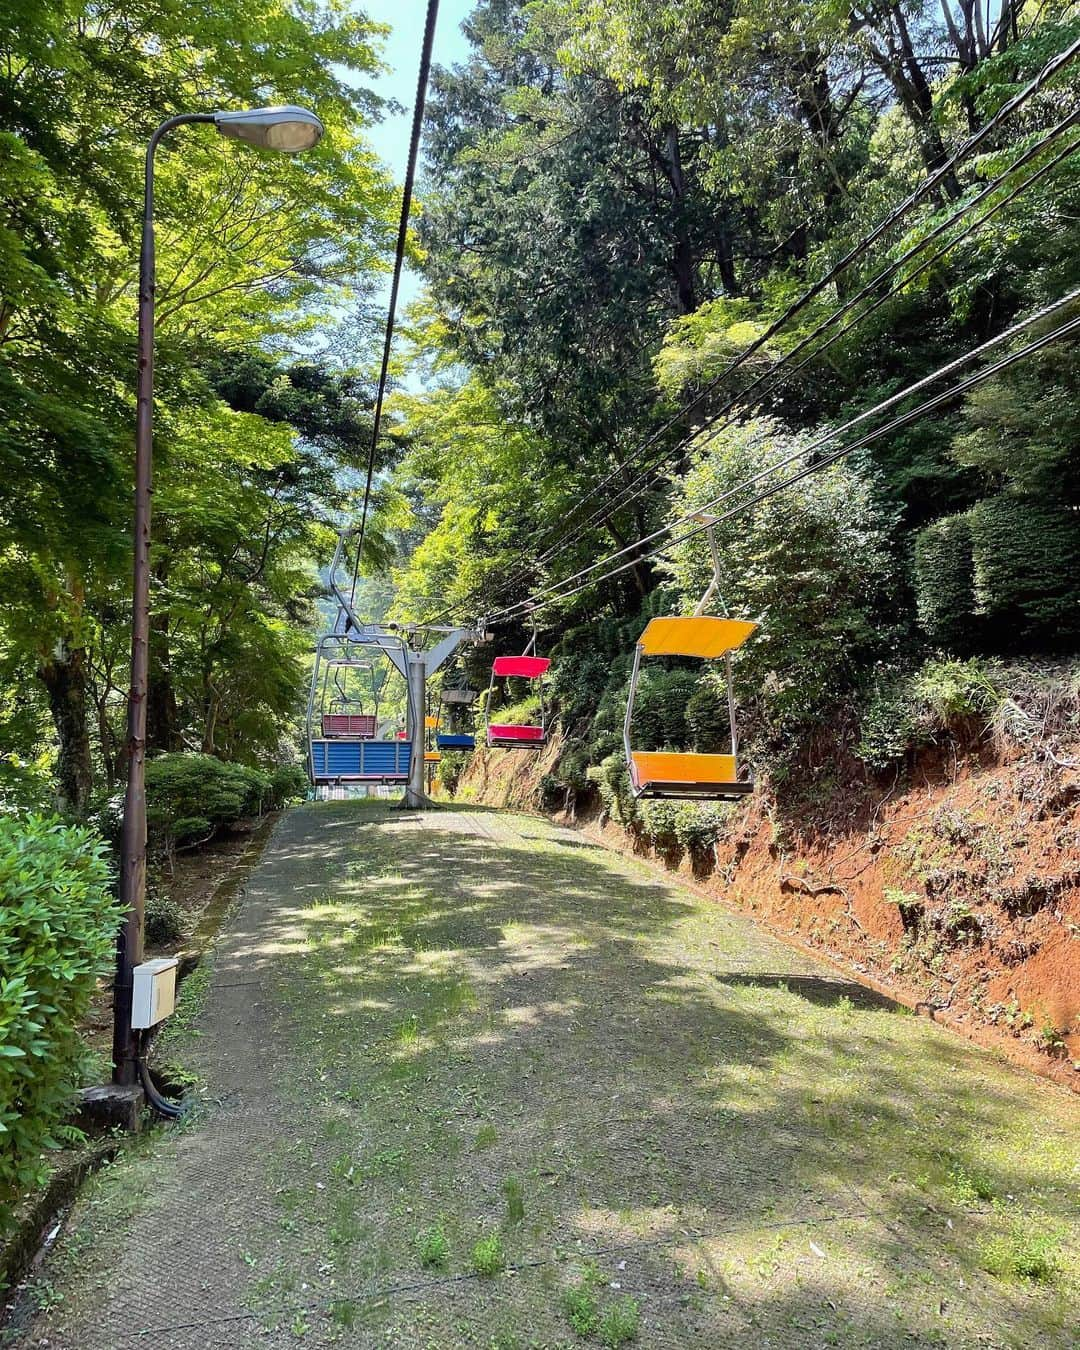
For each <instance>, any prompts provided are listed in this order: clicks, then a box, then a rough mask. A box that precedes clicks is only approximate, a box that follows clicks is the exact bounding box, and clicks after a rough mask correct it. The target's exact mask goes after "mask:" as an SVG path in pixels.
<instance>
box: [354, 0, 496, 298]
mask: <svg viewBox="0 0 1080 1350" xmlns="http://www.w3.org/2000/svg"><path fill="white" fill-rule="evenodd" d="M474 4H475V0H440V4H439V17H438V21H437V24H436V28H435V45H434V49H433V51H432V62H433V63H434V64H435V65H441V66H451V65H453V64H454V63H455V62H457V61H462V60H464V58H465V57H466V55H467V54H468V48H469V44H468V43H467V42H466V40H465V36H464V34H463V33H462V31H461V21H462V19H464V18H465V16H466V15H467V14H468V13H469V12H470V11H471V10H472V9H473V6H474ZM358 8H362V9H363V11H364V13H365V14H367V16H368V17H369V18H370V19H373V20H374V21H375V22H376V23H385V24H389V25H390V26H391V30H392V31H391V32H390V34H389V35H388V36H387V38H386V41H385V45H384V47H383V53H382V56H383V60H384V61H385V63H386V64H387V65H388V66H389V67H390V69H389V70H388V71H387V73H386V74H384V75H383V76H382V77H381V78H380V79H378V80H376V81H375V82H374V88H375V90H376V92H377V93H379V94H381V95H382V96H383V97H384V98H392V99H396V100H397V102H398V103H400V104H401V105H402V106H403V108H404V112H401V113H398V114H397V116H388V117H387V118H386V119H385V120H384V121H383V122H382V123H380V124H379V125H377V126H373V127H369V128H368V139H369V140H370V141H371V143H372V145H373V146H374V148H375V152H376V153H377V154H378V156H379V158H380V159H382V160H383V161H384V162H385V163H386V165H387V166H388V168H389V169H390V171H391V173H392V174H393V176H394V179H395V181H396V182H398V183H401V181H402V180H403V179H404V177H405V162H406V159H407V158H408V154H409V132H410V131H411V129H412V115H413V102H414V100H415V98H416V74H417V70H418V69H419V66H420V44H421V42H422V40H423V35H424V19H425V16H426V14H427V0H360V4H359V6H358ZM420 153H421V156H422V155H423V142H421V146H420ZM419 289H420V284H419V281H418V279H417V277H416V276H415V275H412V274H410V273H409V272H408V270H406V272H405V274H404V275H403V277H402V279H401V289H400V291H399V293H398V313H399V314H401V313H404V311H405V309H406V308H407V307H408V305H409V303H410V302H411V301H412V300H414V299H415V298H416V295H417V292H418V291H419ZM387 292H388V294H389V286H388V287H387Z"/></svg>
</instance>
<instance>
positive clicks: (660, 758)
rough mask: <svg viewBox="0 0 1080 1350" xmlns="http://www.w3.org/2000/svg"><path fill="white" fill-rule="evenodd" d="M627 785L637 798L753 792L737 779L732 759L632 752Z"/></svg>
mask: <svg viewBox="0 0 1080 1350" xmlns="http://www.w3.org/2000/svg"><path fill="white" fill-rule="evenodd" d="M630 782H631V784H632V786H633V789H634V794H635V796H638V797H704V798H708V799H713V798H717V797H741V796H744V795H745V794H746V793H748V792H753V790H754V785H753V783H752V782H750V780H749V779H741V778H739V777H738V766H737V764H736V760H735V756H734V755H702V754H698V753H696V752H687V753H685V754H680V753H676V752H675V751H671V750H632V751H631V752H630Z"/></svg>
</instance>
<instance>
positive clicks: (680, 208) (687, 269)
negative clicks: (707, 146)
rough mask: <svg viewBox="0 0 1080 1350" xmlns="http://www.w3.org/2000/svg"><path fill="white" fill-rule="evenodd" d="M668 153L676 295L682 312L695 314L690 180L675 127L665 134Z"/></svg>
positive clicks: (666, 168) (664, 158)
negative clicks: (688, 200)
mask: <svg viewBox="0 0 1080 1350" xmlns="http://www.w3.org/2000/svg"><path fill="white" fill-rule="evenodd" d="M664 151H665V153H664V155H663V156H662V163H663V166H664V172H665V173H666V174H667V179H668V182H669V183H670V184H671V210H672V216H673V218H674V223H675V247H674V250H673V252H672V258H671V270H672V272H673V274H674V277H675V293H676V295H677V296H678V301H679V313H680V314H693V312H694V310H695V309H697V304H698V302H697V287H696V285H695V272H696V266H695V260H694V247H693V244H692V243H691V242H690V231H689V227H688V224H687V220H686V207H685V201H686V177H685V175H684V174H683V167H682V150H681V149H680V146H679V131H678V128H677V127H675V126H669V127H668V128H667V129H666V131H665V133H664Z"/></svg>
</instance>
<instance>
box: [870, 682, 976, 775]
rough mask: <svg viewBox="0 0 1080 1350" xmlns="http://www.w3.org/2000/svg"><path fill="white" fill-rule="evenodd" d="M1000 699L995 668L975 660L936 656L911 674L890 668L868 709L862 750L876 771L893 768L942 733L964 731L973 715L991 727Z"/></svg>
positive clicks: (874, 689)
mask: <svg viewBox="0 0 1080 1350" xmlns="http://www.w3.org/2000/svg"><path fill="white" fill-rule="evenodd" d="M1000 701H1001V694H1000V693H999V691H998V689H997V687H996V686H995V683H994V680H993V679H992V678H991V675H990V672H989V671H988V669H987V667H986V666H985V665H984V664H983V663H982V662H981V661H978V660H975V659H972V660H970V661H942V660H931V661H927V662H926V663H925V665H923V666H921V667H920V669H918V670H917V671H915V672H914V673H912V674H907V675H904V674H901V673H900V672H898V671H886V672H884V673H881V674H879V676H878V679H877V681H876V683H875V685H874V687H873V692H872V693H871V695H870V698H869V700H868V702H867V706H866V708H865V710H864V712H863V715H862V719H861V734H860V739H859V745H858V751H857V753H858V755H859V758H860V759H861V760H862V761H863V763H865V764H867V765H868V766H869V767H870V768H871V769H877V770H882V769H887V768H889V767H890V766H891V765H893V764H895V763H898V762H899V761H900V760H902V759H903V758H904V756H905V755H906V754H908V753H909V752H910V751H912V750H917V749H919V747H920V746H924V745H931V744H933V742H934V741H935V740H937V739H938V738H939V737H940V736H942V735H957V734H959V733H961V732H962V731H963V729H964V723H965V722H970V721H971V720H972V719H973V718H980V719H982V721H983V723H984V724H985V725H989V723H990V720H991V717H992V715H993V713H994V710H995V709H996V708H997V707H998V705H999V703H1000ZM981 729H982V728H980V730H981Z"/></svg>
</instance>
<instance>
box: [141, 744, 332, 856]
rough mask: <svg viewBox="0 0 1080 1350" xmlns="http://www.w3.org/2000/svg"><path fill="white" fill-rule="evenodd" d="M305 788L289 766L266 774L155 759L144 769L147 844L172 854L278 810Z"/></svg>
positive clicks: (193, 760)
mask: <svg viewBox="0 0 1080 1350" xmlns="http://www.w3.org/2000/svg"><path fill="white" fill-rule="evenodd" d="M306 785H307V779H306V777H305V775H304V773H303V770H302V769H300V768H299V767H297V766H295V765H291V764H290V765H285V766H283V767H281V768H279V769H275V770H274V771H273V773H271V774H267V773H263V772H262V771H261V770H259V769H253V768H250V767H249V766H248V765H246V764H226V763H225V762H224V761H223V760H220V759H215V758H214V756H213V755H190V754H168V755H159V756H158V757H157V758H156V759H151V760H149V761H148V762H147V765H146V807H147V816H148V821H149V826H150V836H151V840H152V842H153V843H154V844H156V846H157V847H159V848H160V849H162V850H163V851H166V852H171V851H172V849H174V848H175V847H176V846H177V845H178V844H186V843H191V842H193V841H194V840H197V839H204V838H206V837H208V836H210V835H212V834H213V833H214V832H215V831H216V830H218V829H220V828H221V827H222V826H227V825H233V824H235V823H236V822H237V821H238V820H243V819H244V818H245V817H247V816H256V815H260V814H261V813H262V812H263V811H270V810H274V809H276V808H277V807H280V806H283V805H284V804H285V802H286V801H288V800H289V799H290V798H293V797H296V796H299V795H301V793H302V792H303V790H304V789H305V788H306Z"/></svg>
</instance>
